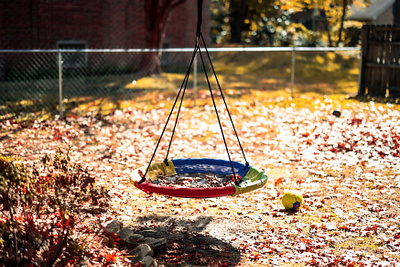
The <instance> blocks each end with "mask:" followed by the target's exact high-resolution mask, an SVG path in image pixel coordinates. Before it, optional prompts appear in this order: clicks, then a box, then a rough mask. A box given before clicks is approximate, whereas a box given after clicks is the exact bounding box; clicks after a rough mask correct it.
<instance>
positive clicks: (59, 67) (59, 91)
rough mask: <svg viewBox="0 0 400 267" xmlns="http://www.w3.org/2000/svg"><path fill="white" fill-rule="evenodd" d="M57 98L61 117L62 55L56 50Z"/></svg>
mask: <svg viewBox="0 0 400 267" xmlns="http://www.w3.org/2000/svg"><path fill="white" fill-rule="evenodd" d="M58 100H59V112H60V117H61V118H62V116H63V103H62V55H61V51H58Z"/></svg>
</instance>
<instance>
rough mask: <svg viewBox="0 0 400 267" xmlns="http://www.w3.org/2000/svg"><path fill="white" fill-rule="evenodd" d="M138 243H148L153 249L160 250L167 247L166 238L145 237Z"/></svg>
mask: <svg viewBox="0 0 400 267" xmlns="http://www.w3.org/2000/svg"><path fill="white" fill-rule="evenodd" d="M140 243H143V244H147V245H149V246H150V247H151V248H152V249H153V250H161V249H164V248H166V247H167V238H166V237H161V238H154V237H145V238H143V240H142V241H141V242H140Z"/></svg>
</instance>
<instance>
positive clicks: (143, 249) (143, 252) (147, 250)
mask: <svg viewBox="0 0 400 267" xmlns="http://www.w3.org/2000/svg"><path fill="white" fill-rule="evenodd" d="M130 254H131V255H132V261H133V263H138V262H140V261H142V260H143V259H144V258H145V257H146V256H150V257H153V256H154V251H153V249H152V248H151V247H150V246H149V245H147V244H140V245H139V246H137V247H136V248H134V249H133V250H131V252H130Z"/></svg>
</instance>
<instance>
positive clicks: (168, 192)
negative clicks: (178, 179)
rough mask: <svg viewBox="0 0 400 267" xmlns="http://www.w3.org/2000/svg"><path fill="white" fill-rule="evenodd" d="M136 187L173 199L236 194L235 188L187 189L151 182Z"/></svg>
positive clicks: (137, 184) (136, 183) (136, 184)
mask: <svg viewBox="0 0 400 267" xmlns="http://www.w3.org/2000/svg"><path fill="white" fill-rule="evenodd" d="M135 186H136V187H137V188H139V189H140V190H142V191H143V192H146V193H148V194H150V193H156V194H160V195H165V196H171V197H183V198H214V197H223V196H230V195H233V194H235V192H236V188H235V186H224V187H206V188H185V187H172V186H162V185H156V184H153V183H149V182H143V183H139V182H138V181H136V182H135Z"/></svg>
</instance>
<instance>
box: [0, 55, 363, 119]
mask: <svg viewBox="0 0 400 267" xmlns="http://www.w3.org/2000/svg"><path fill="white" fill-rule="evenodd" d="M209 51H210V54H211V58H212V60H213V64H214V66H215V69H216V72H217V74H218V75H219V78H220V80H221V84H222V87H223V89H229V88H230V89H235V88H242V89H256V90H258V89H263V90H278V89H279V90H281V89H286V90H291V91H292V93H293V92H294V91H295V92H297V93H303V92H307V91H318V92H319V93H324V94H329V93H343V92H346V91H349V90H350V91H353V92H354V93H357V84H358V71H359V64H360V63H359V61H360V57H359V56H360V50H359V49H352V48H343V49H333V48H330V49H317V48H295V49H293V48H225V49H218V48H213V49H209ZM192 52H193V50H192V49H160V50H149V49H147V50H146V49H131V50H0V119H7V118H27V117H28V118H35V117H37V116H43V114H49V115H55V114H60V113H61V114H66V113H68V112H70V111H71V110H72V109H74V108H76V107H77V106H79V105H82V104H84V103H88V102H92V101H98V100H100V101H101V100H102V99H104V98H110V97H111V98H113V99H114V100H123V99H129V98H134V97H135V96H136V94H137V92H138V90H145V89H146V88H144V87H143V88H141V87H140V86H139V87H136V88H135V87H134V86H133V85H134V84H135V81H138V80H140V79H141V78H146V77H153V76H151V75H150V73H151V72H153V71H154V64H156V63H154V62H152V60H153V59H156V61H157V57H153V58H151V57H149V55H150V54H152V55H153V56H154V54H157V55H158V56H160V57H159V59H160V61H159V63H160V66H161V69H162V72H163V73H164V74H184V73H185V72H186V70H187V67H188V64H189V62H190V58H191V56H192ZM197 69H198V73H199V75H198V76H199V79H198V80H197V81H198V82H197V83H198V84H196V85H193V86H194V87H196V86H199V87H201V86H205V81H204V80H202V79H201V77H202V76H204V75H201V73H202V70H201V64H199V65H198V68H197ZM164 74H163V75H164ZM178 77H180V76H178ZM182 77H183V76H182ZM169 80H170V79H168V77H167V79H166V81H167V83H168V82H169ZM195 80H196V79H195ZM158 86H159V85H158ZM150 87H151V85H150ZM161 87H162V86H161ZM167 87H168V84H165V88H167ZM174 87H175V88H176V87H179V84H176V85H174ZM147 88H148V87H147ZM158 89H160V88H158ZM161 89H162V88H161Z"/></svg>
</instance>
